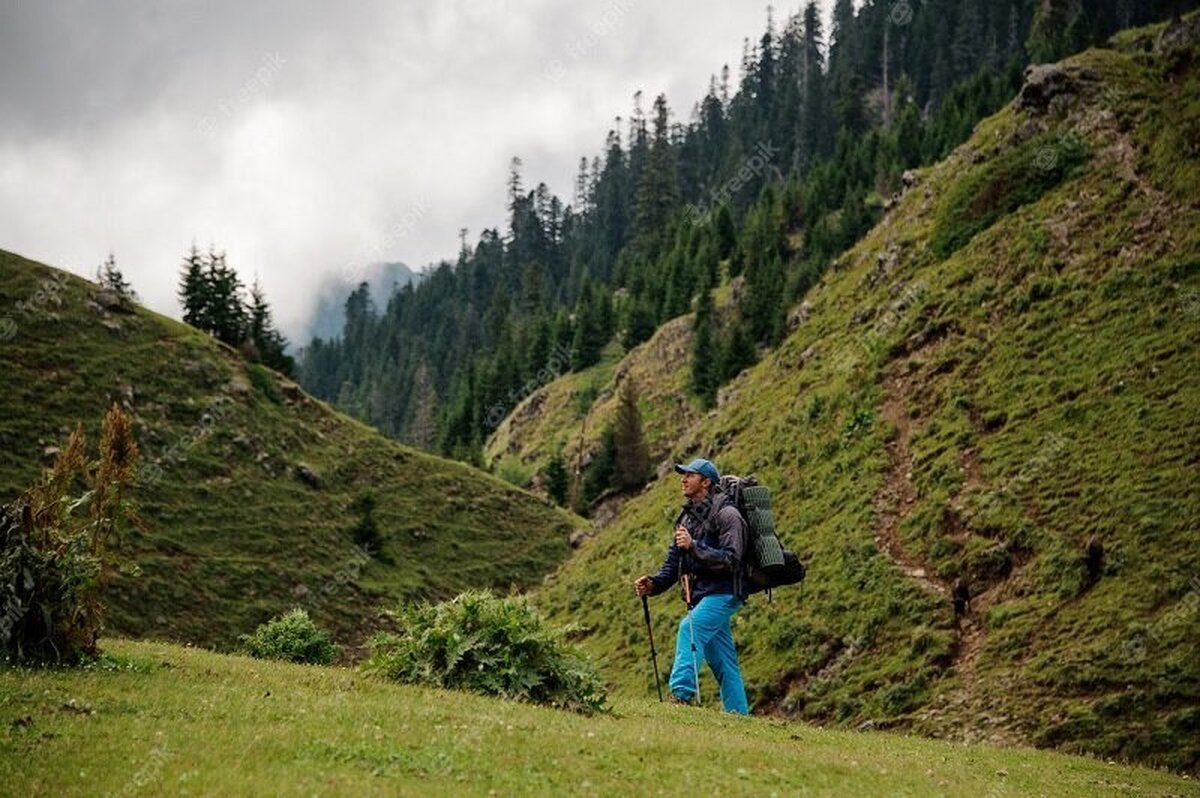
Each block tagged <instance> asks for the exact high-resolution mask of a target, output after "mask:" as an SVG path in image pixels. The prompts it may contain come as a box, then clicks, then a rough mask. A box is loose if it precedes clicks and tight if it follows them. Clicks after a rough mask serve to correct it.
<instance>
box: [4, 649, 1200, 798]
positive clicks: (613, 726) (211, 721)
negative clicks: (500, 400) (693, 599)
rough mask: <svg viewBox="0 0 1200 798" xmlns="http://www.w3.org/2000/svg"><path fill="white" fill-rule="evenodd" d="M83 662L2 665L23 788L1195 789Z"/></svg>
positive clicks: (13, 774)
mask: <svg viewBox="0 0 1200 798" xmlns="http://www.w3.org/2000/svg"><path fill="white" fill-rule="evenodd" d="M105 648H106V650H107V651H108V654H107V655H106V657H105V658H104V659H103V660H101V662H100V663H99V664H98V665H96V666H93V667H90V668H88V669H77V670H71V671H53V670H43V671H28V670H0V728H2V729H3V731H0V783H3V784H4V785H5V791H6V792H11V793H12V794H14V795H29V796H39V795H55V796H58V795H84V794H87V795H95V794H105V795H134V794H146V795H163V794H201V795H214V794H220V795H261V794H271V795H292V794H295V795H397V794H404V795H408V794H414V795H496V794H499V795H529V794H537V795H567V794H569V795H614V794H618V793H619V792H625V791H628V790H633V789H639V788H640V789H644V788H646V787H651V788H653V787H658V788H660V789H662V790H663V791H664V792H673V791H679V790H686V789H696V790H700V791H702V792H708V791H711V790H716V791H718V792H720V794H722V795H756V796H757V795H856V796H898V795H911V796H939V795H947V796H950V795H954V796H959V795H986V796H995V797H996V798H1001V797H1002V796H1010V795H1045V796H1081V795H1084V796H1086V795H1111V794H1113V793H1116V792H1119V793H1120V794H1122V795H1131V796H1152V795H1154V796H1168V795H1195V794H1197V790H1196V789H1195V786H1194V784H1193V783H1192V782H1190V781H1187V780H1185V779H1183V778H1180V777H1178V776H1172V775H1169V774H1166V773H1160V772H1155V771H1151V770H1146V769H1142V768H1131V767H1124V766H1116V765H1114V764H1111V763H1107V764H1106V763H1104V762H1098V761H1094V760H1088V759H1081V758H1074V757H1069V756H1063V755H1061V754H1055V753H1047V752H1039V751H1028V750H1020V749H1017V750H1013V749H999V748H990V747H986V746H977V747H972V748H963V747H962V746H957V745H951V744H949V743H945V742H939V741H931V740H922V739H919V738H912V737H902V736H900V735H895V734H881V733H876V734H856V733H853V732H845V731H832V730H823V729H819V728H814V727H809V726H804V725H798V724H787V723H781V722H779V721H777V720H766V719H758V718H738V717H731V716H722V715H720V714H718V713H716V712H712V711H707V710H690V709H688V708H683V707H674V706H670V705H659V704H657V703H651V702H648V701H645V700H640V699H639V700H627V701H623V702H621V703H620V704H619V705H618V707H617V711H616V713H615V714H613V715H609V716H601V717H595V718H586V717H583V716H580V715H575V714H571V713H567V712H561V711H556V710H551V709H542V708H538V707H534V706H530V705H525V704H517V703H512V702H506V701H502V700H499V699H487V698H481V697H477V696H472V695H468V694H466V693H452V692H442V691H437V690H430V689H421V688H413V687H405V686H399V685H393V684H388V683H385V682H382V681H379V680H376V679H374V678H370V677H364V676H362V675H361V674H358V673H355V672H353V671H349V670H345V669H342V668H317V667H306V666H299V665H287V664H282V663H272V662H263V661H258V660H251V659H246V658H244V657H235V656H223V655H218V654H213V653H209V652H206V651H200V650H197V649H191V648H179V647H176V646H170V645H164V644H160V643H149V642H143V643H133V642H127V641H116V640H113V641H108V642H107V643H106V644H105Z"/></svg>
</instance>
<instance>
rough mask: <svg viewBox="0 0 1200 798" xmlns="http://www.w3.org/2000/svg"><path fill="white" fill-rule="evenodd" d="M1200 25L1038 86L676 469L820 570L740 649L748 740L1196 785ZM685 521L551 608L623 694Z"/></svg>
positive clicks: (854, 266)
mask: <svg viewBox="0 0 1200 798" xmlns="http://www.w3.org/2000/svg"><path fill="white" fill-rule="evenodd" d="M1198 27H1200V21H1198V18H1197V17H1196V16H1193V17H1192V18H1191V24H1190V25H1185V26H1184V29H1185V30H1187V31H1188V32H1187V33H1184V34H1181V33H1180V32H1179V29H1176V30H1175V32H1174V34H1173V35H1172V36H1171V37H1167V38H1166V39H1165V40H1164V39H1162V38H1161V37H1160V33H1161V31H1162V28H1161V27H1159V28H1156V29H1150V30H1145V31H1139V32H1132V33H1128V34H1124V35H1122V36H1121V37H1119V38H1118V40H1117V41H1116V45H1115V47H1114V49H1107V50H1092V51H1088V52H1086V53H1084V54H1082V55H1080V56H1077V57H1075V58H1072V59H1070V60H1069V61H1067V62H1064V64H1063V65H1061V66H1056V67H1043V68H1040V69H1039V70H1038V71H1036V72H1035V73H1034V74H1033V76H1032V78H1031V79H1030V81H1029V82H1028V83H1027V85H1026V88H1025V90H1024V94H1023V97H1022V99H1021V100H1019V101H1018V102H1017V103H1015V104H1013V105H1010V106H1009V107H1007V108H1005V109H1004V110H1002V111H1001V112H1000V113H998V114H997V115H995V116H994V117H992V118H990V119H988V120H986V121H985V122H984V123H982V124H981V125H979V126H978V127H977V129H976V130H975V132H974V135H973V136H972V138H971V139H970V140H969V141H968V142H967V143H966V144H965V145H964V146H962V147H960V148H959V149H958V150H956V151H955V152H954V153H953V154H952V155H951V156H950V157H949V158H948V159H947V160H945V161H944V162H942V163H940V164H938V165H936V166H934V167H931V168H929V169H927V170H923V171H922V172H920V173H918V174H917V175H916V176H915V179H914V180H913V181H911V182H913V183H914V185H912V186H911V188H909V189H908V190H907V191H906V193H905V194H904V195H903V196H902V197H901V198H900V199H899V201H898V202H897V204H896V205H895V207H894V208H892V209H891V210H890V212H889V213H888V214H887V216H886V217H885V219H884V220H883V221H882V222H881V223H880V224H879V225H878V226H877V227H876V228H875V229H874V230H873V231H872V232H871V233H870V234H869V235H868V236H867V237H866V238H865V239H864V240H863V241H862V242H860V243H859V244H858V245H857V246H856V247H855V248H854V249H853V250H851V251H850V252H848V253H847V254H846V255H845V256H844V257H842V258H840V259H839V260H838V261H837V262H836V263H835V264H834V267H833V268H832V269H831V271H830V272H829V273H827V274H826V275H825V277H824V278H823V279H822V280H821V282H820V283H819V284H818V285H817V286H816V287H815V288H813V289H812V290H811V291H810V293H809V295H808V297H807V300H806V301H807V303H808V305H809V307H808V308H807V314H806V315H805V316H804V318H803V321H802V322H801V323H800V324H799V326H798V328H797V329H795V330H794V332H792V333H791V334H790V336H789V337H788V338H787V339H786V340H785V341H784V342H783V343H782V345H781V346H779V347H778V348H777V349H776V350H775V351H774V352H773V353H771V354H769V355H768V356H767V357H765V358H764V359H763V360H762V361H761V362H760V363H759V364H758V365H757V366H756V367H755V368H753V369H752V370H751V371H750V372H748V373H747V374H744V375H743V377H742V378H741V380H740V381H739V382H738V383H737V384H736V385H735V386H734V390H733V391H732V392H731V395H730V398H729V399H728V401H727V402H726V403H725V404H724V405H723V406H722V407H721V408H720V410H719V412H718V413H716V414H713V415H710V416H708V417H705V418H703V419H701V420H700V421H699V422H698V423H697V424H696V425H694V426H692V427H691V428H690V429H689V430H688V431H687V432H686V433H684V434H683V435H682V436H680V437H679V439H678V440H677V441H676V443H675V445H674V446H673V447H672V449H673V453H674V455H675V456H677V457H680V458H682V457H691V456H695V455H701V456H709V457H712V458H713V459H714V460H716V462H717V463H718V465H719V466H721V467H722V469H723V470H724V471H728V472H755V473H756V474H758V476H759V477H760V479H761V480H762V481H764V482H765V483H766V484H768V485H771V486H772V487H773V488H774V489H775V491H776V494H775V496H776V502H775V504H776V508H777V510H776V512H777V521H778V525H779V527H780V528H781V529H782V530H784V536H785V542H786V543H787V544H789V545H790V546H792V547H794V548H796V549H798V550H799V551H801V552H802V554H803V555H804V557H805V559H806V560H807V561H808V562H809V564H810V575H809V580H808V583H807V584H806V585H805V587H804V590H803V594H801V592H800V591H799V590H796V589H789V590H786V591H779V592H778V593H777V594H776V596H775V601H774V602H773V603H772V604H770V605H768V604H766V603H765V602H764V601H763V600H761V599H756V600H754V601H753V603H752V605H751V606H749V607H748V608H747V609H746V610H745V611H743V613H742V614H741V617H740V618H738V619H737V621H736V623H735V629H734V635H735V637H736V638H737V639H738V641H739V644H740V647H741V648H740V651H741V657H742V662H743V666H744V670H745V674H746V676H747V680H748V687H749V689H750V692H751V694H752V699H753V700H754V701H755V702H756V709H757V711H758V712H760V713H764V712H766V713H773V714H777V715H781V716H786V717H795V718H806V719H810V720H813V721H818V722H822V723H826V722H832V723H837V724H838V725H841V726H845V727H858V728H877V729H878V728H895V729H912V730H916V731H918V732H921V733H924V734H928V735H932V736H941V737H951V738H956V739H965V740H994V741H999V742H1011V743H1029V744H1034V745H1038V746H1054V747H1058V748H1061V749H1064V750H1068V751H1087V752H1094V753H1098V754H1101V755H1104V756H1111V757H1118V758H1127V759H1130V760H1136V761H1142V762H1150V763H1155V764H1163V765H1168V766H1171V767H1174V768H1180V769H1190V770H1193V771H1194V770H1196V769H1197V768H1200V665H1198V664H1197V657H1196V648H1195V646H1196V640H1198V639H1200V612H1198V611H1197V609H1198V607H1200V580H1197V577H1196V574H1197V573H1200V553H1198V551H1197V548H1196V546H1195V541H1196V535H1197V531H1198V529H1200V462H1198V461H1197V452H1200V423H1198V421H1197V419H1200V370H1198V369H1197V363H1200V357H1198V354H1200V346H1198V344H1197V333H1198V332H1200V205H1198V203H1197V199H1196V194H1195V186H1197V185H1200V157H1198V156H1200V152H1198V151H1197V149H1196V144H1195V143H1196V142H1197V141H1200V102H1198V100H1197V98H1200V64H1198V63H1197V55H1198V50H1197V44H1196V42H1197V36H1196V31H1197V28H1198ZM677 502H678V486H677V484H676V480H675V479H673V478H671V477H668V478H666V479H662V480H660V481H659V482H658V484H656V485H655V486H653V488H652V489H650V490H648V491H647V492H646V493H644V494H642V495H641V496H639V497H637V498H635V499H633V500H631V501H630V502H629V503H628V504H626V505H625V507H624V508H623V509H622V511H621V513H620V516H619V518H618V519H617V520H616V521H615V522H614V523H613V524H611V525H609V526H608V527H607V528H605V529H604V530H603V531H601V532H600V533H599V534H598V535H597V537H596V538H595V539H593V540H592V541H590V542H589V543H587V544H585V546H584V547H583V548H582V549H581V551H580V552H579V554H578V555H577V556H575V557H574V558H572V559H571V560H570V561H569V562H568V563H567V564H566V565H565V566H564V567H563V568H562V569H561V570H560V572H559V573H558V574H557V575H556V577H555V578H554V579H553V580H552V583H551V584H549V585H548V586H547V587H546V588H545V589H543V590H541V591H539V593H538V596H537V601H538V602H539V604H540V606H541V607H543V608H544V609H545V610H546V611H548V612H549V613H551V614H552V615H553V617H555V618H556V619H557V620H560V621H568V620H569V621H572V622H575V623H578V624H580V625H581V626H582V630H581V632H580V635H579V637H580V639H581V641H582V643H583V644H584V645H585V647H587V648H588V649H589V650H590V651H592V652H593V653H594V654H595V655H596V657H597V658H598V659H599V660H600V661H601V663H602V666H603V668H604V670H605V674H606V676H607V678H609V679H610V680H611V681H612V682H614V683H615V684H616V685H618V686H619V687H620V688H623V689H624V690H625V691H626V693H628V694H633V695H639V696H643V695H646V693H647V691H648V690H652V689H653V682H652V680H651V677H650V672H649V668H648V663H647V662H646V653H647V652H646V651H645V640H644V638H645V628H644V626H642V625H641V612H640V607H639V606H638V603H637V601H636V600H635V599H634V597H633V592H632V589H631V585H630V582H631V580H632V579H633V578H634V577H635V576H636V575H638V574H641V573H645V572H649V571H651V570H652V569H653V568H655V567H657V565H658V563H659V561H660V559H661V557H662V554H663V552H664V550H665V547H666V545H667V541H668V529H667V526H668V524H669V519H670V517H671V513H672V511H673V510H674V508H675V507H677ZM1092 536H1095V537H1096V538H1097V539H1098V540H1099V541H1100V542H1101V543H1102V545H1103V546H1104V550H1105V560H1104V565H1103V573H1102V575H1101V577H1100V578H1099V580H1098V581H1096V582H1095V583H1092V582H1091V581H1090V580H1089V579H1088V574H1087V568H1086V566H1085V561H1084V547H1085V544H1086V542H1087V541H1088V540H1089V538H1091V537H1092ZM960 576H961V577H963V578H965V579H967V580H968V582H969V583H970V585H971V588H972V591H973V593H974V596H975V599H974V601H973V604H972V610H971V612H970V614H969V615H968V616H967V617H966V618H965V619H963V620H962V621H961V622H956V620H955V618H954V615H953V612H952V608H951V603H950V601H949V598H948V590H949V585H950V584H951V583H952V582H953V581H954V580H955V579H956V578H958V577H960ZM681 608H682V605H681V603H680V602H679V601H677V600H675V599H674V598H673V597H663V598H659V599H658V600H657V601H656V603H655V605H654V611H655V614H656V622H657V623H658V624H659V626H658V628H660V629H663V630H668V629H670V628H671V627H670V625H671V624H673V623H674V622H675V621H676V620H677V619H678V617H679V615H680V611H681ZM663 635H664V636H663V638H662V639H661V640H660V648H663V647H665V644H666V642H667V639H668V638H667V637H666V635H667V632H664V633H663ZM667 659H668V660H669V659H670V656H669V655H668V656H667ZM702 688H703V689H705V690H708V691H709V692H710V694H711V691H712V690H713V689H714V686H713V684H712V682H711V680H709V681H707V682H705V683H703V684H702Z"/></svg>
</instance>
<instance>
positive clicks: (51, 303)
mask: <svg viewBox="0 0 1200 798" xmlns="http://www.w3.org/2000/svg"><path fill="white" fill-rule="evenodd" d="M0 316H3V319H2V320H0V322H2V323H3V327H2V328H0V332H2V333H3V340H2V341H0V366H2V368H0V497H2V498H3V500H5V501H8V500H11V499H12V498H13V497H15V496H16V495H17V494H18V493H20V491H21V490H23V489H24V488H25V487H26V486H27V485H28V484H30V483H31V482H32V481H33V480H34V479H35V478H37V476H38V474H39V471H40V468H41V467H42V466H43V465H48V464H49V462H50V460H51V459H52V457H53V454H54V451H55V449H54V447H56V446H57V445H59V444H60V443H61V442H62V440H63V439H64V438H65V436H66V434H67V432H69V431H70V430H71V429H73V428H74V426H75V425H76V423H78V422H81V421H82V422H83V423H84V425H85V427H86V428H87V429H88V431H89V433H90V434H91V436H92V438H93V440H94V438H95V434H96V431H97V430H98V427H99V423H100V419H101V417H102V415H103V412H104V410H105V408H106V407H107V406H108V405H109V404H110V403H112V402H119V403H121V404H122V405H123V406H124V407H125V409H126V410H127V412H129V413H131V414H132V416H133V419H134V422H135V432H136V435H137V437H138V440H139V444H140V446H141V450H142V456H143V464H144V468H143V470H142V472H141V474H142V476H143V478H144V479H145V480H146V482H147V483H148V484H147V485H145V486H143V487H142V488H140V489H139V490H138V493H137V499H138V501H139V502H140V504H141V512H142V515H143V516H144V517H145V518H146V520H147V521H148V523H149V529H148V530H147V532H146V533H145V534H141V533H137V532H135V533H133V534H132V535H131V536H130V537H129V540H128V546H129V551H130V553H131V554H132V557H133V559H134V560H135V562H136V563H137V565H138V566H139V567H140V569H141V571H142V573H141V575H140V576H137V577H132V578H127V577H121V578H119V579H118V581H117V582H115V583H114V585H113V586H112V589H111V591H110V593H109V595H110V605H111V612H110V615H109V619H110V626H111V628H113V629H114V630H116V631H118V632H120V633H123V634H130V635H139V636H141V635H153V636H156V637H166V638H171V639H177V640H184V641H188V642H191V643H195V644H205V645H210V644H211V645H219V646H228V645H230V644H232V643H233V642H234V641H235V640H236V636H237V635H239V634H241V633H245V632H248V631H250V630H252V629H253V628H254V627H255V626H256V625H257V624H258V623H261V622H262V621H264V620H266V619H267V618H269V617H270V616H271V615H273V614H275V613H278V612H281V611H284V610H286V609H287V608H288V607H290V606H293V605H299V606H302V607H305V608H307V609H308V610H309V612H310V614H312V615H313V616H314V617H315V618H317V619H318V620H319V621H321V622H322V623H325V624H328V625H330V626H331V627H332V628H333V629H334V631H335V632H336V634H337V636H338V637H339V638H341V639H342V640H343V641H350V642H353V641H356V640H358V639H359V638H360V637H361V635H362V634H364V633H365V632H366V631H368V630H369V629H370V627H371V626H373V625H374V624H375V623H376V620H375V618H374V610H375V608H376V607H377V606H378V604H379V603H380V601H381V599H383V598H385V597H386V598H387V599H388V601H389V602H390V601H392V600H394V599H396V598H400V597H418V596H429V597H442V598H444V597H447V596H450V595H454V594H456V593H457V592H459V591H460V590H463V589H465V588H468V587H488V586H490V587H493V588H495V589H499V590H507V589H509V588H510V587H517V588H522V587H525V586H528V585H531V584H534V583H537V582H540V581H541V579H542V576H543V575H544V574H545V573H547V572H548V571H550V570H552V569H553V568H554V567H555V566H556V565H557V564H558V563H559V562H560V561H561V560H562V559H563V558H564V557H565V556H566V555H567V553H568V552H569V551H570V549H569V547H568V545H567V537H568V535H569V533H570V531H571V530H572V529H573V528H575V526H576V524H577V523H578V519H573V518H572V517H571V516H569V515H567V514H566V513H563V512H561V511H559V510H555V509H552V508H550V507H549V506H547V504H546V503H545V502H543V501H541V500H539V499H537V498H536V497H534V496H532V495H530V494H528V493H525V492H523V491H520V490H516V489H514V488H513V487H512V486H510V485H508V484H507V483H505V482H503V481H501V480H499V479H495V478H493V477H489V476H488V475H486V474H483V473H481V472H479V471H476V470H474V469H471V468H469V467H467V466H464V465H462V464H458V463H453V462H450V461H447V460H442V459H439V458H436V457H432V456H429V455H426V454H423V453H419V452H417V451H415V450H412V449H409V448H407V447H404V446H401V445H398V444H396V443H394V442H392V441H390V440H387V439H385V438H384V437H383V436H382V435H380V434H378V433H377V432H376V431H374V430H372V429H370V428H368V427H366V426H365V425H363V424H361V423H358V422H356V421H353V420H351V419H349V418H347V417H346V416H344V415H341V414H340V413H337V412H336V411H334V410H332V409H331V408H329V407H328V406H327V405H325V404H324V403H322V402H319V401H316V400H314V399H312V398H311V397H309V396H308V395H307V394H305V393H304V392H303V391H301V390H300V389H299V388H298V387H297V386H296V385H295V384H293V383H291V382H289V381H287V380H285V379H284V378H282V377H280V376H279V375H277V374H276V373H274V372H271V371H269V370H267V369H264V368H262V367H260V366H255V365H247V364H246V362H245V361H244V360H243V359H242V358H241V357H239V356H238V355H237V353H235V352H234V351H232V350H231V349H229V348H227V347H225V346H223V345H221V344H219V343H217V342H216V341H214V340H213V339H211V338H209V337H208V336H206V335H204V334H201V333H199V332H197V331H196V330H194V329H192V328H190V327H187V326H185V325H182V324H179V323H177V322H174V321H172V320H170V319H167V318H164V317H162V316H159V315H157V314H154V313H151V312H148V311H146V310H144V309H140V308H139V309H137V310H136V311H135V312H134V311H128V310H124V309H122V308H120V307H118V306H116V305H114V304H113V303H112V302H110V301H109V300H108V299H106V297H105V296H103V295H102V294H100V292H99V291H98V289H97V288H96V286H95V285H93V284H92V283H89V282H87V281H84V280H81V279H78V278H75V277H72V276H70V275H68V274H66V273H65V272H61V271H58V270H56V269H51V268H49V267H47V266H43V265H40V264H37V263H33V262H31V261H28V260H25V259H24V258H21V257H19V256H17V255H14V254H11V253H7V252H0ZM368 493H369V494H373V495H374V496H375V497H376V500H377V509H376V511H375V518H376V521H377V523H378V526H379V529H380V532H381V534H382V537H383V549H382V554H383V556H382V557H381V558H379V559H372V558H369V557H366V556H364V555H363V554H362V552H360V551H359V550H358V549H356V548H355V546H354V543H353V537H352V531H351V530H352V529H353V527H354V526H355V525H356V523H357V522H358V521H359V519H360V517H361V516H360V514H359V513H358V512H356V511H355V510H353V509H352V504H353V503H354V501H355V500H356V499H358V498H359V497H361V496H363V495H365V494H368Z"/></svg>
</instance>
